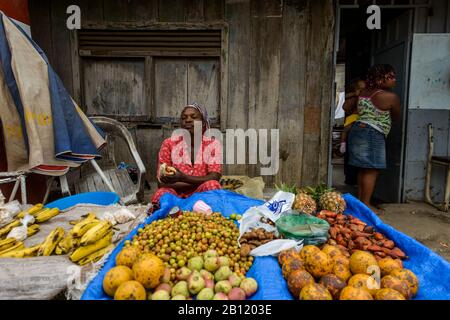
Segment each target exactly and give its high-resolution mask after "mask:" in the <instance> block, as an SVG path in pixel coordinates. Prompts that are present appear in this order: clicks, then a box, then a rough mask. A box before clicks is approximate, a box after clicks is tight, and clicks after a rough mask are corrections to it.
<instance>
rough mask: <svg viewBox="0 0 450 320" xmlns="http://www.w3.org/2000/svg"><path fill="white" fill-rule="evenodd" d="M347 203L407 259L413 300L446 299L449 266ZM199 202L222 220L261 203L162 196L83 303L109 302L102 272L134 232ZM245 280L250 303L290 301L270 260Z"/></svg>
mask: <svg viewBox="0 0 450 320" xmlns="http://www.w3.org/2000/svg"><path fill="white" fill-rule="evenodd" d="M344 198H345V201H346V202H347V210H346V213H347V214H352V215H354V216H355V217H357V218H359V219H361V220H362V221H364V222H366V223H367V224H369V225H372V226H375V227H376V229H377V231H379V232H381V233H383V234H385V235H386V236H387V237H389V238H390V239H392V240H394V241H395V243H396V245H397V246H398V247H399V248H400V249H402V250H403V251H405V253H406V254H407V255H408V256H409V257H410V259H409V260H407V261H404V265H405V267H406V268H408V269H410V270H411V271H413V272H414V273H415V274H416V275H417V277H418V279H419V281H420V286H419V292H418V294H417V296H416V298H415V299H430V300H442V299H445V300H448V299H450V263H448V262H447V261H445V260H444V259H443V258H442V257H440V256H438V255H437V254H435V253H434V252H432V251H431V250H430V249H428V248H427V247H425V246H423V245H422V244H420V243H418V242H417V241H416V240H414V239H412V238H410V237H408V236H407V235H405V234H403V233H401V232H399V231H397V230H395V229H393V228H392V227H390V226H388V225H386V224H385V223H383V222H382V221H381V220H380V219H379V218H378V217H377V216H376V215H375V214H374V213H373V212H372V211H370V210H369V209H368V208H367V207H366V206H365V205H363V204H362V203H361V202H359V201H358V200H357V199H355V198H354V197H353V196H351V195H344ZM198 200H203V201H205V202H206V203H207V204H209V205H210V206H211V207H212V209H213V211H215V212H221V213H222V214H223V215H224V216H225V217H229V216H230V215H231V214H232V213H239V214H243V213H244V212H245V211H246V210H247V209H248V208H250V207H252V206H258V205H261V204H262V203H263V201H261V200H255V199H250V198H247V197H245V196H242V195H239V194H236V193H233V192H229V191H224V190H218V191H209V192H205V193H198V194H194V195H193V196H191V197H189V198H188V199H180V198H178V197H176V196H174V195H171V194H166V195H164V196H163V197H162V198H161V209H160V210H158V211H157V212H155V213H154V214H153V215H152V216H150V217H148V218H147V219H146V221H145V222H144V223H143V224H141V225H140V226H138V227H136V229H134V230H133V231H132V232H131V233H130V234H129V235H128V236H127V237H125V239H123V240H122V241H121V242H120V243H119V245H118V246H117V247H116V248H115V249H114V251H113V252H112V253H111V255H110V256H109V258H108V259H107V261H106V263H105V265H104V266H103V268H102V270H101V271H100V272H99V273H98V274H97V275H96V276H95V278H94V279H93V280H92V281H91V283H90V284H89V286H88V287H87V289H86V290H85V292H84V294H83V296H82V299H83V300H97V299H102V300H103V299H110V297H108V296H107V295H106V294H105V293H104V292H103V288H102V282H103V277H104V276H105V274H106V272H107V271H108V270H109V269H111V268H112V267H114V266H115V258H116V255H117V254H118V253H119V252H120V251H121V250H122V247H123V244H124V242H125V240H131V239H132V237H133V236H134V235H135V234H136V233H137V230H138V229H139V228H141V227H143V226H144V225H146V224H148V223H151V222H152V221H154V220H157V219H162V218H165V217H166V216H167V214H168V212H169V210H170V209H171V208H172V207H174V206H179V207H180V208H181V209H182V210H192V207H193V205H194V204H195V202H196V201H198ZM247 276H248V277H252V278H255V279H256V281H257V282H258V285H259V289H258V292H257V293H256V294H255V295H254V296H253V297H252V298H251V299H252V300H292V299H293V297H292V295H291V294H290V293H289V291H288V289H287V286H286V281H285V280H284V278H283V276H282V274H281V268H280V267H279V265H278V262H277V259H276V258H274V257H256V258H255V260H254V263H253V266H252V268H251V269H250V270H249V272H248V273H247Z"/></svg>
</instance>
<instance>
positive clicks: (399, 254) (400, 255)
mask: <svg viewBox="0 0 450 320" xmlns="http://www.w3.org/2000/svg"><path fill="white" fill-rule="evenodd" d="M392 255H394V256H396V257H395V258H400V259H405V258H406V254H405V253H404V252H403V251H402V250H400V248H397V247H395V248H394V249H392V250H391V257H393V256H392ZM393 258H394V257H393ZM395 258H394V259H395Z"/></svg>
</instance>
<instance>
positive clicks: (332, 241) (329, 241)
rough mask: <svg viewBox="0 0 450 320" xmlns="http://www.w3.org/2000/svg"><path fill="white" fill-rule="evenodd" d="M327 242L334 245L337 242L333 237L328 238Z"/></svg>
mask: <svg viewBox="0 0 450 320" xmlns="http://www.w3.org/2000/svg"><path fill="white" fill-rule="evenodd" d="M328 244H330V245H332V246H335V245H337V242H336V240H334V239H330V240H328Z"/></svg>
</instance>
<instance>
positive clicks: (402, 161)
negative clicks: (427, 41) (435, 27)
mask: <svg viewBox="0 0 450 320" xmlns="http://www.w3.org/2000/svg"><path fill="white" fill-rule="evenodd" d="M391 9H396V8H391ZM399 9H408V11H405V13H407V12H409V13H410V14H411V17H410V20H409V31H410V32H408V37H407V39H406V40H405V41H406V45H405V73H404V98H403V113H402V119H403V122H402V128H401V130H402V137H401V150H400V181H399V190H398V193H399V198H398V201H399V202H400V203H403V202H404V200H405V170H406V166H405V164H406V161H405V159H406V156H407V148H406V147H407V144H406V143H407V129H408V105H409V85H410V75H411V50H412V41H413V38H414V26H415V22H416V17H417V10H416V9H417V7H411V8H399ZM375 41H376V35H373V37H372V45H371V46H372V48H371V53H370V54H371V57H370V60H371V61H370V62H371V65H373V64H374V63H375V62H374V60H375V55H376V54H379V53H382V52H385V51H387V50H390V49H392V48H395V47H396V46H398V45H400V44H401V43H403V41H395V42H393V43H391V44H390V45H388V46H385V47H383V48H382V49H380V50H376V45H375Z"/></svg>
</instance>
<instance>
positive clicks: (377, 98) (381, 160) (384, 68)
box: [348, 64, 400, 211]
mask: <svg viewBox="0 0 450 320" xmlns="http://www.w3.org/2000/svg"><path fill="white" fill-rule="evenodd" d="M395 85H396V75H395V70H394V68H393V67H392V66H391V65H386V64H379V65H375V66H373V67H372V68H370V69H369V72H368V74H367V80H366V89H364V90H362V92H361V95H360V97H359V99H358V101H357V108H358V114H359V118H358V121H357V122H356V123H355V124H354V125H353V127H352V129H351V130H350V133H349V138H348V139H349V140H348V149H349V164H350V165H352V166H355V167H357V168H359V170H358V198H359V200H360V201H362V202H363V203H364V204H365V205H367V206H368V207H369V208H371V209H372V210H373V211H375V208H374V207H373V206H371V205H370V200H371V198H372V194H373V191H374V189H375V184H376V181H377V178H378V175H379V172H380V170H381V169H386V137H387V135H388V134H389V131H390V130H391V125H392V121H397V120H399V118H400V98H399V97H398V96H397V95H396V94H395V93H393V92H391V91H389V90H391V89H392V88H394V87H395Z"/></svg>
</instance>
